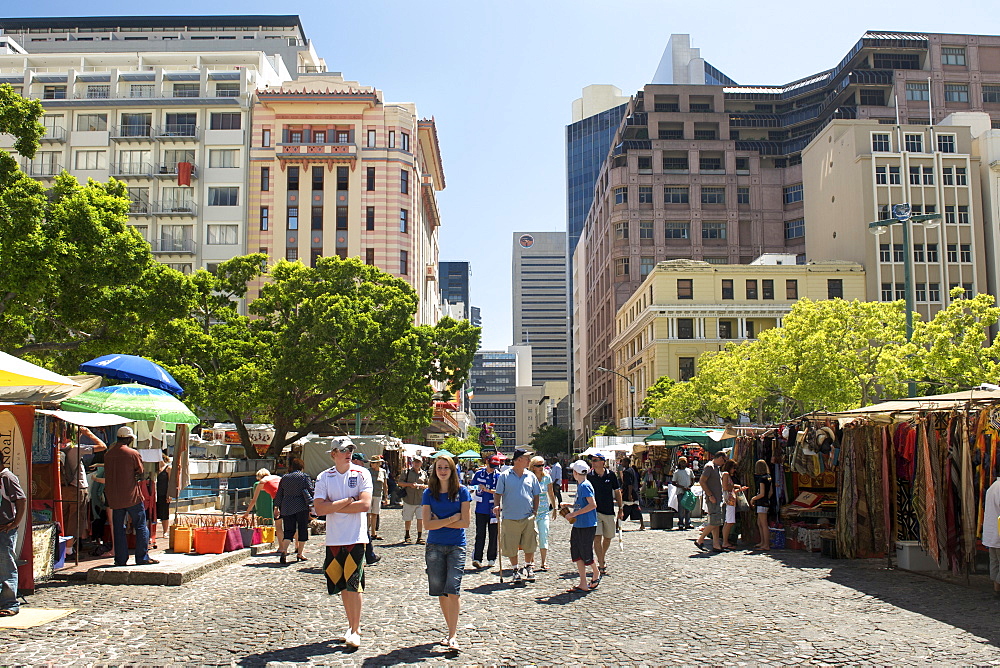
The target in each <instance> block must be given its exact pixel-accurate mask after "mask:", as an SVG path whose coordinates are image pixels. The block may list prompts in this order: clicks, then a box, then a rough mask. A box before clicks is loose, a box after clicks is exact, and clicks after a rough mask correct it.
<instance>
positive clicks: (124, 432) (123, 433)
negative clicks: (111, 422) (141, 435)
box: [118, 427, 135, 438]
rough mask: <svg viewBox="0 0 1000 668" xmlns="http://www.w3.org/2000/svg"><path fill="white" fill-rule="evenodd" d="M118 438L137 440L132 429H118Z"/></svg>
mask: <svg viewBox="0 0 1000 668" xmlns="http://www.w3.org/2000/svg"><path fill="white" fill-rule="evenodd" d="M118 438H135V432H134V431H132V427H118Z"/></svg>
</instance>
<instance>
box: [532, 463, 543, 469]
mask: <svg viewBox="0 0 1000 668" xmlns="http://www.w3.org/2000/svg"><path fill="white" fill-rule="evenodd" d="M543 466H545V465H544V464H532V465H531V468H533V469H540V468H542V467H543Z"/></svg>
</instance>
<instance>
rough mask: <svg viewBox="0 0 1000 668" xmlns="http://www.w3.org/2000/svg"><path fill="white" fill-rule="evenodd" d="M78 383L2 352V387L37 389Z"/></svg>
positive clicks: (0, 374)
mask: <svg viewBox="0 0 1000 668" xmlns="http://www.w3.org/2000/svg"><path fill="white" fill-rule="evenodd" d="M76 384H77V383H76V381H74V380H73V379H71V378H67V377H66V376H62V375H59V374H58V373H55V372H53V371H49V370H48V369H45V368H42V367H40V366H38V365H37V364H32V363H31V362H27V361H25V360H23V359H21V358H20V357H14V356H13V355H8V354H7V353H5V352H0V387H4V388H11V389H25V388H32V389H37V388H38V387H40V386H46V385H76Z"/></svg>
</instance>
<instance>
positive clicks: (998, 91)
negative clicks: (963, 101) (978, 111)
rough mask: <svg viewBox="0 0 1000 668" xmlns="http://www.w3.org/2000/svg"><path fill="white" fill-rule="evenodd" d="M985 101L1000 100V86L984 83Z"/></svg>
mask: <svg viewBox="0 0 1000 668" xmlns="http://www.w3.org/2000/svg"><path fill="white" fill-rule="evenodd" d="M983 102H994V103H996V102H1000V86H988V85H983Z"/></svg>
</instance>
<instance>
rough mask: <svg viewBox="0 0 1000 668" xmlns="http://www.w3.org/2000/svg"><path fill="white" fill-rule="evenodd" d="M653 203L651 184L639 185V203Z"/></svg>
mask: <svg viewBox="0 0 1000 668" xmlns="http://www.w3.org/2000/svg"><path fill="white" fill-rule="evenodd" d="M652 203H653V186H639V204H652Z"/></svg>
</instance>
